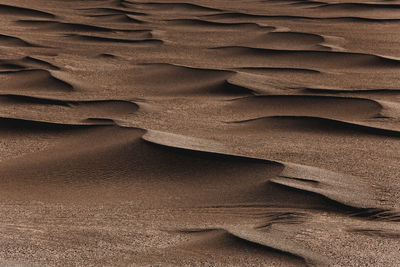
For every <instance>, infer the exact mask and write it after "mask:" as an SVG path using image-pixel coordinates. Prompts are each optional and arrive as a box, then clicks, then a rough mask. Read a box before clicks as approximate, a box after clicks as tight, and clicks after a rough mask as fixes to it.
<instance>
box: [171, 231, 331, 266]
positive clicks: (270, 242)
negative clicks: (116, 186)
mask: <svg viewBox="0 0 400 267" xmlns="http://www.w3.org/2000/svg"><path fill="white" fill-rule="evenodd" d="M173 232H178V233H184V234H188V235H189V236H190V235H193V234H196V235H200V236H198V239H197V240H196V239H195V240H194V241H189V242H188V244H185V245H184V246H185V247H188V248H191V247H193V246H194V247H196V244H197V243H200V242H206V243H208V242H213V243H216V244H218V242H221V241H223V243H231V244H232V243H233V244H237V245H240V246H243V249H251V248H252V247H254V246H256V247H258V248H261V249H265V250H267V251H270V250H272V251H277V252H279V253H282V254H284V255H286V256H289V257H291V258H293V259H299V260H301V261H302V262H303V264H304V265H307V266H328V263H329V262H330V260H329V259H327V258H325V257H322V256H320V255H317V254H316V253H313V252H310V251H309V250H307V249H305V248H302V247H301V245H298V244H296V243H295V242H289V241H287V240H289V238H290V233H285V232H284V231H281V230H279V228H276V227H270V228H269V229H268V231H259V230H256V229H253V228H248V227H243V226H236V227H226V228H199V229H179V230H173ZM178 249H179V247H178Z"/></svg>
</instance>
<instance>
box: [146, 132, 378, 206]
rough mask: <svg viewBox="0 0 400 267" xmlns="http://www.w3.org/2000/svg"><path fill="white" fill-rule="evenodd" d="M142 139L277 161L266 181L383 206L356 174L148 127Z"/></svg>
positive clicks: (352, 202) (347, 203) (343, 200)
mask: <svg viewBox="0 0 400 267" xmlns="http://www.w3.org/2000/svg"><path fill="white" fill-rule="evenodd" d="M142 139H143V140H145V141H147V142H151V143H155V144H158V145H163V146H168V147H174V148H180V149H186V150H194V151H198V152H204V153H215V154H220V155H225V156H229V157H239V158H246V159H250V160H256V161H261V162H266V163H275V164H280V165H282V166H283V167H284V169H283V171H282V173H281V174H279V176H278V177H275V178H272V179H270V180H269V182H271V183H275V184H280V185H283V186H286V187H291V188H295V189H299V190H303V191H306V192H312V193H316V194H318V195H321V196H323V197H326V198H328V199H331V200H333V201H336V202H338V203H340V204H343V205H345V206H349V207H353V208H355V209H365V210H369V209H376V210H380V209H381V211H382V212H383V211H384V210H385V208H384V207H382V206H380V205H377V204H376V203H375V202H374V201H373V200H372V199H370V196H371V195H370V193H371V192H372V188H371V187H369V186H368V184H366V183H364V182H363V181H362V179H359V178H358V177H354V176H351V175H347V174H340V173H336V172H332V171H328V170H324V169H321V168H317V167H311V166H305V165H299V164H294V163H289V162H281V161H276V160H267V159H260V158H250V157H247V156H244V155H239V154H235V153H232V152H231V151H230V150H229V149H228V148H226V147H224V146H221V145H219V146H218V144H215V143H214V142H212V143H210V142H209V141H208V140H202V139H198V138H189V137H185V136H181V135H176V134H169V133H164V132H159V131H152V130H148V131H147V132H146V133H145V134H144V135H143V136H142ZM216 147H217V148H216ZM354 196H357V197H354Z"/></svg>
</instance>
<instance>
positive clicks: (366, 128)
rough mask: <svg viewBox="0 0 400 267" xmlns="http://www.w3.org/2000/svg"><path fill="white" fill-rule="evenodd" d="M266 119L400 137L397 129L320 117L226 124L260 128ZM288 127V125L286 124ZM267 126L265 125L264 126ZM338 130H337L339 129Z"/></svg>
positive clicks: (267, 117) (291, 117) (286, 117)
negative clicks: (324, 125) (296, 121)
mask: <svg viewBox="0 0 400 267" xmlns="http://www.w3.org/2000/svg"><path fill="white" fill-rule="evenodd" d="M268 119H272V120H276V121H282V122H284V121H285V120H286V121H288V120H298V121H306V122H309V123H310V124H311V125H313V126H314V124H315V126H316V127H318V128H320V129H321V130H323V128H322V127H319V126H318V124H326V125H330V126H336V127H340V128H341V129H345V130H352V131H357V132H362V133H366V134H375V135H383V136H390V137H399V136H400V130H397V129H388V128H382V127H376V126H373V122H368V123H362V122H352V121H345V120H337V119H331V118H322V117H313V116H266V117H259V118H254V119H248V120H242V121H232V122H227V123H230V124H237V125H240V124H244V123H253V124H254V125H258V126H260V124H262V121H263V120H264V121H266V120H268ZM288 125H290V124H288ZM265 126H267V125H265ZM340 128H338V129H340ZM304 129H305V130H307V127H304Z"/></svg>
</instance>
